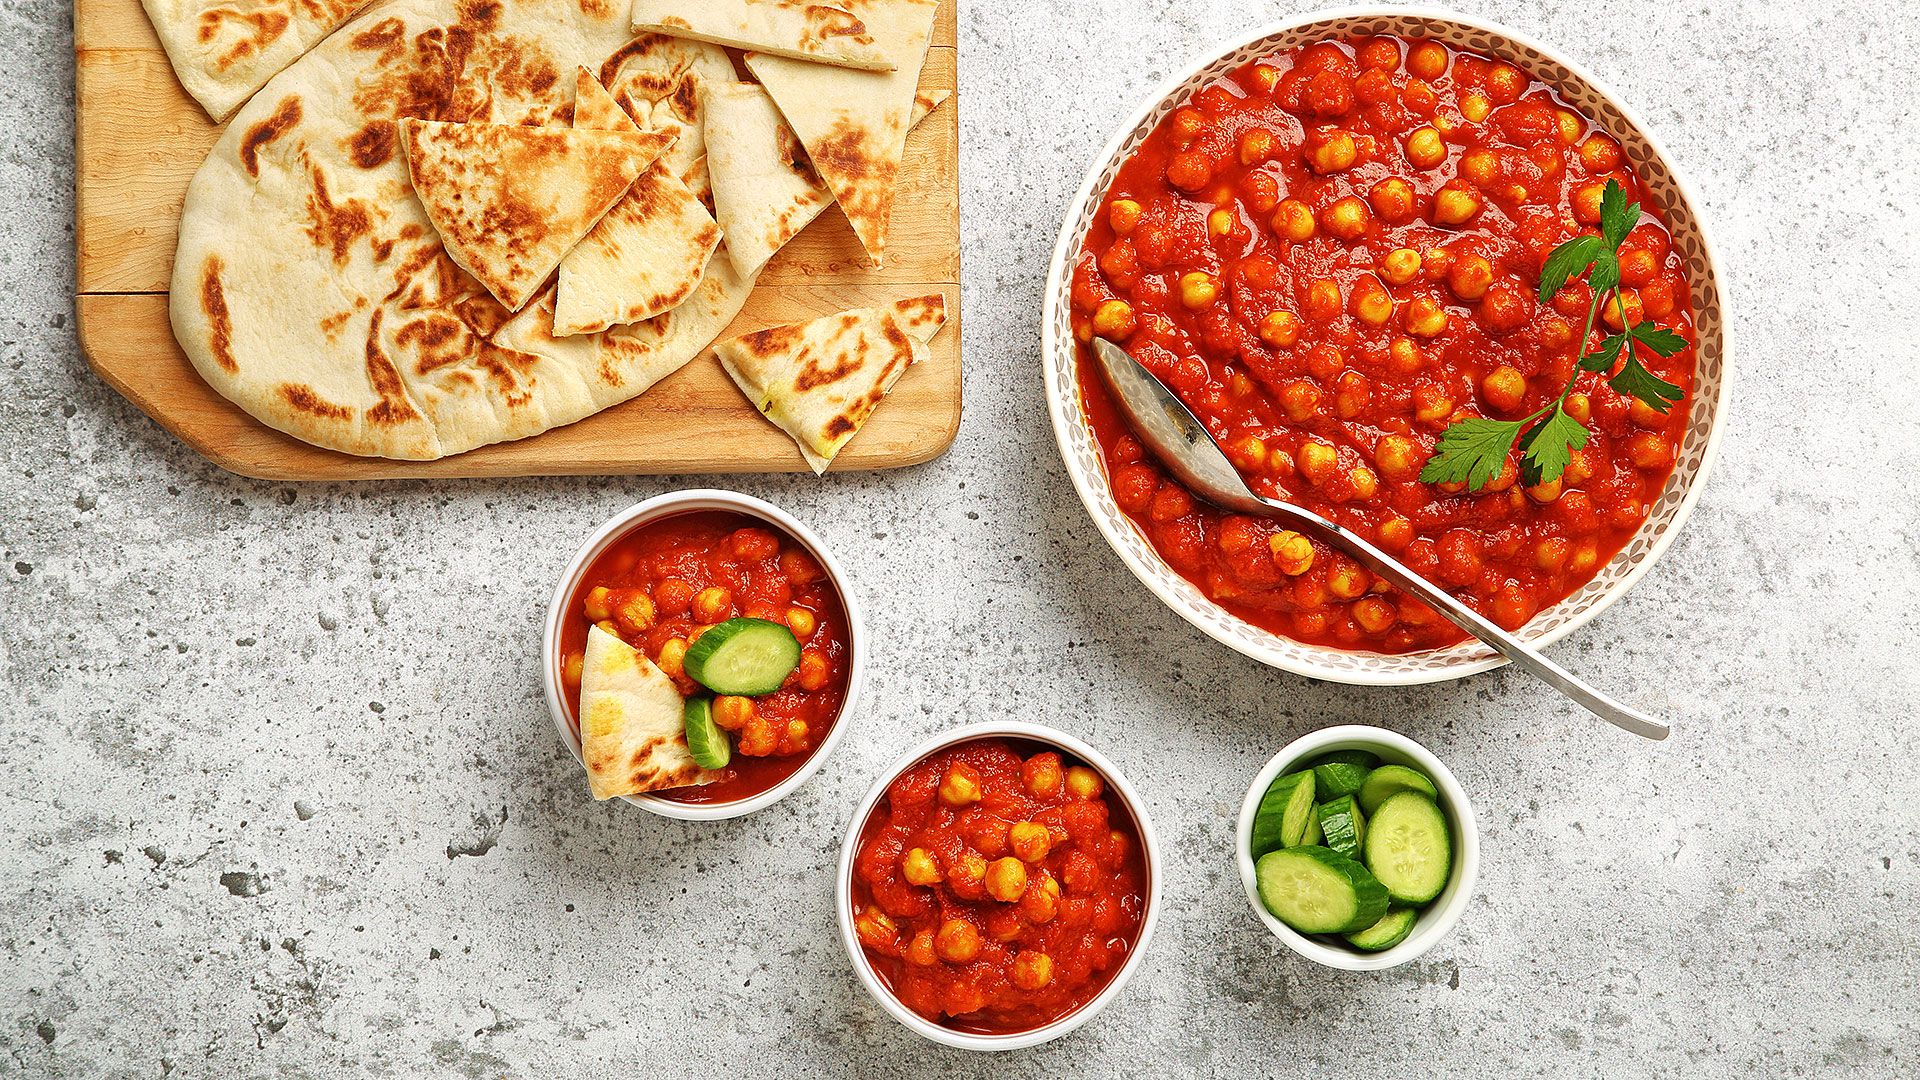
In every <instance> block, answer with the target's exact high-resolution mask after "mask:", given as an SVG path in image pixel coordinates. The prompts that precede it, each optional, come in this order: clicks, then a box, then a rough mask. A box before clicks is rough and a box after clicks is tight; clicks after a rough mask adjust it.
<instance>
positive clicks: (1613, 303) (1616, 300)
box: [1600, 289, 1646, 330]
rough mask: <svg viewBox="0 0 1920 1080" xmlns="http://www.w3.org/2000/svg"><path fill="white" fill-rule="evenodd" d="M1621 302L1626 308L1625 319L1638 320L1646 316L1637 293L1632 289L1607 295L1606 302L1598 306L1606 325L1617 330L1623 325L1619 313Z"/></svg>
mask: <svg viewBox="0 0 1920 1080" xmlns="http://www.w3.org/2000/svg"><path fill="white" fill-rule="evenodd" d="M1623 302H1624V306H1625V308H1626V316H1625V319H1626V320H1628V321H1632V322H1639V321H1640V320H1641V319H1642V318H1644V317H1645V316H1646V309H1644V308H1643V307H1641V305H1640V296H1639V294H1638V293H1635V292H1634V291H1633V290H1632V289H1628V290H1626V291H1625V292H1620V293H1616V294H1614V295H1613V296H1609V297H1607V302H1606V303H1605V304H1604V305H1602V307H1601V308H1600V317H1601V319H1602V320H1603V321H1605V322H1606V324H1607V325H1608V326H1611V327H1613V328H1614V329H1615V330H1619V329H1621V328H1622V326H1623V322H1622V316H1621V314H1620V310H1621V307H1622V304H1623Z"/></svg>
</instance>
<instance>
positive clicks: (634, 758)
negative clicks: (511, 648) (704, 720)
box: [580, 626, 726, 799]
mask: <svg viewBox="0 0 1920 1080" xmlns="http://www.w3.org/2000/svg"><path fill="white" fill-rule="evenodd" d="M685 708H686V699H684V698H682V697H681V696H680V691H679V690H678V689H676V688H675V687H674V685H673V680H672V679H671V678H669V677H668V676H667V673H666V672H664V671H661V670H660V669H659V668H658V667H656V666H654V663H653V661H651V660H648V659H647V658H646V656H645V655H644V654H642V653H641V652H640V650H638V649H635V648H634V647H633V646H631V645H629V644H627V643H626V642H624V641H622V640H620V639H619V638H618V637H616V636H615V635H613V634H609V633H607V632H606V631H605V630H602V629H600V628H599V627H598V626H594V627H590V628H588V630H587V650H586V655H585V656H584V657H582V659H581V666H580V757H581V758H582V759H583V760H584V761H585V762H586V766H587V784H588V786H589V787H590V788H592V790H593V797H594V798H596V799H611V798H613V797H614V796H616V795H638V794H640V793H641V792H644V791H658V790H660V789H662V788H677V787H688V786H691V785H695V784H711V783H714V782H715V781H717V780H722V779H725V777H726V773H725V772H723V771H710V770H707V769H702V768H701V767H700V766H699V765H697V764H695V763H694V760H693V755H692V754H691V753H690V752H689V751H688V750H687V726H686V719H685V714H684V710H685Z"/></svg>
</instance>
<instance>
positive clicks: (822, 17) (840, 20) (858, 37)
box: [803, 4, 873, 45]
mask: <svg viewBox="0 0 1920 1080" xmlns="http://www.w3.org/2000/svg"><path fill="white" fill-rule="evenodd" d="M805 34H806V35H807V36H808V37H811V38H817V39H819V40H820V41H823V42H824V41H826V40H828V39H830V38H837V37H843V38H852V39H853V40H854V42H855V43H856V44H860V45H872V44H873V35H872V34H871V33H869V32H868V31H867V24H866V23H863V22H861V21H860V18H859V16H857V15H855V14H854V13H853V12H851V11H847V10H845V9H844V8H837V7H831V6H829V5H826V4H808V5H807V26H806V30H805ZM803 40H805V39H803Z"/></svg>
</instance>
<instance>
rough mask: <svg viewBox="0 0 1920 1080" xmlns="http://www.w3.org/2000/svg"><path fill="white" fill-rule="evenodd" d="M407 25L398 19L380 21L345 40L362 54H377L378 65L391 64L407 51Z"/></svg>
mask: <svg viewBox="0 0 1920 1080" xmlns="http://www.w3.org/2000/svg"><path fill="white" fill-rule="evenodd" d="M406 42H407V24H406V23H403V22H401V21H400V20H399V19H392V18H388V19H381V20H380V21H379V22H377V23H374V24H373V25H372V26H369V27H367V28H366V29H365V30H362V31H360V32H359V33H357V34H355V35H353V37H351V38H349V39H347V44H349V45H352V46H353V47H354V48H356V49H359V50H360V51H362V52H377V53H379V54H380V63H382V64H391V63H393V62H394V61H395V60H398V59H400V57H401V55H402V54H404V53H405V52H406V51H407V45H406Z"/></svg>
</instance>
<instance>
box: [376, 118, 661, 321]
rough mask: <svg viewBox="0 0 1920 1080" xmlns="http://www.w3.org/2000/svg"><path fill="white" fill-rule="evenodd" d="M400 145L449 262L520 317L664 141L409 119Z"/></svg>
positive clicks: (641, 135) (630, 135)
mask: <svg viewBox="0 0 1920 1080" xmlns="http://www.w3.org/2000/svg"><path fill="white" fill-rule="evenodd" d="M400 142H401V146H402V147H403V149H404V152H405V154H406V158H407V171H408V175H409V176H410V177H411V178H412V182H413V190H414V193H415V194H416V195H418V196H419V198H420V202H421V205H423V206H424V207H425V208H426V211H427V218H428V220H430V221H431V222H432V223H433V227H434V229H435V230H436V231H438V232H439V234H440V239H441V241H442V242H443V243H444V245H445V247H446V252H447V255H448V256H449V257H450V258H452V259H453V261H454V263H455V264H457V265H458V266H459V267H460V268H461V269H462V270H465V271H466V272H467V273H469V274H471V275H473V277H474V279H475V280H477V281H478V282H480V284H481V285H483V286H485V287H486V289H487V291H488V292H490V293H492V294H493V296H494V299H496V300H499V301H500V302H501V303H502V304H504V305H506V306H507V308H508V309H509V310H511V311H518V310H519V309H520V308H521V307H522V306H524V305H525V304H526V302H527V300H528V299H529V298H531V297H532V296H533V294H534V293H535V292H537V291H539V288H540V286H541V285H542V284H544V283H545V282H546V280H547V277H548V275H550V274H552V273H553V271H554V268H555V267H557V266H559V265H560V260H561V259H563V258H565V257H566V254H567V252H569V251H571V250H573V247H574V245H575V244H578V243H579V242H580V239H581V238H582V237H584V236H586V235H587V233H588V232H589V231H590V230H591V229H592V228H593V226H594V224H595V223H597V222H598V221H599V220H600V217H601V215H603V214H605V213H606V212H607V210H608V209H610V208H611V207H612V206H613V205H614V204H615V203H616V202H618V201H619V200H620V197H621V196H623V195H625V194H626V193H627V189H628V188H629V187H631V186H632V185H633V181H634V178H635V177H637V176H639V175H640V174H641V172H642V171H644V170H645V169H646V168H647V166H649V165H651V164H653V162H654V160H655V159H656V158H658V157H659V156H660V153H661V151H663V150H665V149H666V148H667V146H668V145H669V144H670V143H671V138H670V137H669V136H667V135H662V134H658V133H652V132H648V133H641V132H624V131H577V130H568V129H565V128H551V127H527V126H523V125H519V124H449V123H445V122H442V121H438V120H418V119H412V118H409V119H407V120H405V121H402V122H401V124H400Z"/></svg>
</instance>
